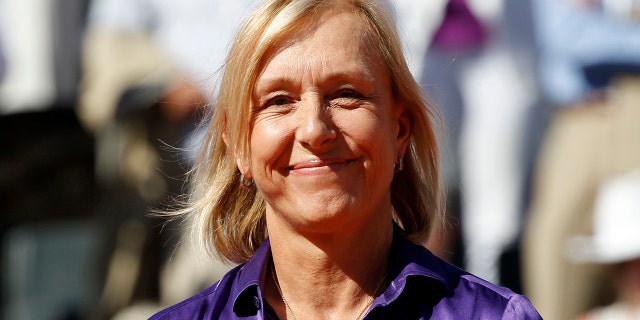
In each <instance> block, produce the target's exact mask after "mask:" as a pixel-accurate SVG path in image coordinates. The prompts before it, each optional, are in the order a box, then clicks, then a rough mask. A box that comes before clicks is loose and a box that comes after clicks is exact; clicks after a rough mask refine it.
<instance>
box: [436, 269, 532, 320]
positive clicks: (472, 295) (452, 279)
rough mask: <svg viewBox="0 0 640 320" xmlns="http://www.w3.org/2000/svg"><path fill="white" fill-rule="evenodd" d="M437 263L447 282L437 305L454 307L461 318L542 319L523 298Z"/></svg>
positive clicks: (504, 288) (526, 299) (461, 271)
mask: <svg viewBox="0 0 640 320" xmlns="http://www.w3.org/2000/svg"><path fill="white" fill-rule="evenodd" d="M436 259H437V261H438V263H439V264H440V265H441V266H442V269H441V272H442V276H443V279H444V280H445V282H444V292H443V293H444V295H443V297H442V299H441V300H440V302H439V304H438V305H440V304H441V305H442V306H443V307H445V308H449V307H454V308H455V309H456V310H457V311H458V312H459V315H460V316H463V315H467V316H468V315H473V318H474V319H476V318H480V319H542V318H541V317H540V315H539V314H538V312H537V311H536V309H535V308H534V306H533V304H532V303H531V301H529V299H528V298H527V297H525V296H524V295H521V294H518V293H515V292H513V291H512V290H510V289H508V288H506V287H502V286H499V285H496V284H493V283H491V282H488V281H486V280H484V279H481V278H479V277H477V276H475V275H473V274H470V273H468V272H466V271H464V270H462V269H460V268H458V267H456V266H453V265H451V264H449V263H448V262H446V261H443V260H441V259H439V258H437V257H436ZM438 305H436V308H437V307H438Z"/></svg>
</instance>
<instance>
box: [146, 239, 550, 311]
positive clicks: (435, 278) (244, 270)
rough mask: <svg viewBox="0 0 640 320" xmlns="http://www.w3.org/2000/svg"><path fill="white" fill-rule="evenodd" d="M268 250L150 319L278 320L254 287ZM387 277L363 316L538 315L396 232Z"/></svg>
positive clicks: (509, 294)
mask: <svg viewBox="0 0 640 320" xmlns="http://www.w3.org/2000/svg"><path fill="white" fill-rule="evenodd" d="M270 254H271V246H270V244H269V240H266V241H265V242H264V243H263V244H262V246H260V248H258V250H257V251H256V253H255V255H254V256H253V257H252V258H251V259H250V260H249V261H247V262H246V263H244V264H242V265H239V266H238V267H236V268H234V269H233V270H231V271H229V273H227V274H226V275H225V276H224V277H223V278H222V279H221V280H220V281H218V282H217V283H216V284H214V285H213V286H211V287H210V288H208V289H206V290H204V291H202V292H200V293H199V294H197V295H195V296H193V297H191V298H189V299H187V300H185V301H183V302H181V303H179V304H177V305H174V306H172V307H170V308H168V309H165V310H163V311H161V312H159V313H157V314H156V315H154V316H152V317H151V318H150V319H151V320H169V319H172V320H175V319H180V320H189V319H191V320H195V319H225V320H226V319H278V317H277V316H276V314H275V312H274V311H273V309H272V308H271V307H270V306H269V305H268V304H267V303H266V302H265V300H264V299H263V298H262V293H261V289H260V283H261V282H262V280H263V279H264V277H265V270H266V267H267V264H268V261H269V257H270ZM389 276H390V278H391V279H393V280H392V281H391V282H390V284H389V286H388V287H387V288H386V290H385V291H384V292H383V293H382V294H381V295H380V296H378V297H377V298H376V299H375V301H374V302H373V305H372V306H371V309H370V310H369V311H368V312H367V314H366V315H365V317H364V318H363V319H368V320H371V319H452V320H459V319H487V320H496V319H542V318H541V317H540V315H539V314H538V312H537V311H536V310H535V308H534V307H533V305H532V304H531V302H530V301H529V300H528V299H527V298H526V297H525V296H522V295H519V294H515V293H513V292H512V291H510V290H509V289H507V288H503V287H500V286H497V285H494V284H491V283H489V282H487V281H484V280H482V279H480V278H478V277H476V276H473V275H471V274H469V273H467V272H465V271H463V270H461V269H459V268H457V267H455V266H453V265H451V264H449V263H447V262H445V261H444V260H441V259H440V258H438V257H436V256H435V255H433V254H432V253H431V252H429V250H427V249H425V248H424V247H421V246H418V245H415V244H413V243H411V242H409V241H408V240H406V239H404V238H402V237H401V236H400V235H398V233H397V232H396V234H395V235H394V240H393V244H392V246H391V251H390V255H389Z"/></svg>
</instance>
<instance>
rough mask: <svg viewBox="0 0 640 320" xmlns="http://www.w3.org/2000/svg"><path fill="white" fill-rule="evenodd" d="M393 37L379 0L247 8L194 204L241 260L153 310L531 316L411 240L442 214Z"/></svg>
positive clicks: (512, 297) (517, 300) (286, 1)
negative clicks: (210, 283) (172, 303)
mask: <svg viewBox="0 0 640 320" xmlns="http://www.w3.org/2000/svg"><path fill="white" fill-rule="evenodd" d="M400 48H401V46H400V43H399V40H398V35H397V33H396V30H395V26H394V23H393V20H392V18H391V17H390V15H389V13H388V11H387V6H386V4H384V3H379V2H377V1H370V0H369V1H366V0H328V1H317V0H316V1H313V0H268V1H266V2H265V3H264V4H263V5H262V6H261V7H259V8H258V9H257V10H256V11H255V12H254V13H253V15H251V16H250V17H249V19H248V21H247V22H246V23H245V24H244V25H243V27H242V28H241V30H240V31H239V34H238V36H237V38H236V40H235V43H234V44H233V46H232V48H231V52H230V54H229V57H228V60H227V66H226V69H225V73H224V75H223V78H222V83H221V86H220V92H219V101H218V104H217V106H216V110H215V113H214V115H213V119H212V121H213V122H212V124H211V125H210V130H209V136H208V137H209V138H208V141H206V144H205V145H206V146H207V148H206V150H204V151H203V155H202V157H201V159H200V164H199V167H198V168H197V170H196V172H195V176H194V179H195V188H196V189H195V193H194V197H193V206H192V207H193V213H191V214H192V215H193V216H194V218H195V220H196V221H195V224H194V225H195V228H196V230H195V232H196V233H197V234H199V235H200V236H201V238H202V241H204V244H205V246H206V247H207V248H209V250H210V251H212V252H214V253H218V254H220V255H222V256H223V257H225V258H227V259H229V260H231V261H234V262H239V263H242V264H241V265H240V266H238V267H237V268H235V269H233V270H232V271H230V272H229V273H228V274H227V275H226V276H225V277H223V278H222V279H221V280H220V281H219V282H218V283H217V284H215V285H214V286H212V287H211V288H209V289H206V290H204V291H203V292H201V293H200V294H198V295H196V296H194V297H192V298H190V299H188V300H186V301H185V302H183V303H181V304H178V305H176V306H173V307H171V308H169V309H166V310H164V311H162V312H160V313H158V314H157V315H155V316H154V317H152V319H238V318H245V317H248V318H252V319H363V318H366V319H427V318H451V319H471V318H485V319H500V318H503V319H516V318H517V319H539V315H538V314H537V312H536V311H535V310H534V308H533V307H532V306H531V304H530V303H529V301H528V300H527V299H526V298H524V297H522V296H519V295H516V294H514V293H512V292H510V291H509V290H507V289H504V288H500V287H497V286H494V285H492V284H490V283H487V282H484V281H482V280H480V279H478V278H476V277H474V276H472V275H469V274H467V273H465V272H463V271H461V270H459V269H457V268H455V267H453V266H451V265H449V264H447V263H446V262H444V261H442V260H440V259H438V258H436V257H435V256H434V255H432V254H431V253H430V252H429V251H428V250H427V249H425V248H424V247H421V246H418V245H415V244H413V243H421V242H424V241H425V240H426V238H427V236H428V234H429V231H430V229H431V227H432V226H433V225H437V224H439V223H441V221H440V220H441V219H442V215H441V211H440V207H441V200H440V193H439V186H438V177H437V172H438V165H437V159H438V154H437V145H436V143H435V137H434V133H433V131H432V129H431V125H430V118H429V114H428V108H427V104H426V103H425V102H424V100H423V98H422V97H421V94H420V89H419V87H418V85H417V84H416V82H415V81H414V80H413V78H412V76H411V73H410V72H409V70H408V68H407V65H406V63H405V61H404V57H403V55H402V52H401V49H400ZM394 221H395V222H394ZM267 235H268V239H267Z"/></svg>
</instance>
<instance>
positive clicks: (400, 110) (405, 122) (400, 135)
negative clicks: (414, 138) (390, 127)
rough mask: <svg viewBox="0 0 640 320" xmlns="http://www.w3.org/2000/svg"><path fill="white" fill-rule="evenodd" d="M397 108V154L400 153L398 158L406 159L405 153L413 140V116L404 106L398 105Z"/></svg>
mask: <svg viewBox="0 0 640 320" xmlns="http://www.w3.org/2000/svg"><path fill="white" fill-rule="evenodd" d="M395 108H396V109H395V115H396V119H397V121H398V131H397V135H396V152H397V153H398V154H397V156H398V157H404V153H405V151H406V150H407V146H408V145H409V141H410V140H411V132H412V128H413V122H412V121H411V114H410V113H409V111H408V110H407V108H406V107H405V106H404V105H402V104H400V103H396V106H395Z"/></svg>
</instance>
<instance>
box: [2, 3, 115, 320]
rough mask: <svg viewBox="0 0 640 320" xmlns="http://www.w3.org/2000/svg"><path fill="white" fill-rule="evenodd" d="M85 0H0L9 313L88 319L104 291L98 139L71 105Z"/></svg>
mask: <svg viewBox="0 0 640 320" xmlns="http://www.w3.org/2000/svg"><path fill="white" fill-rule="evenodd" d="M87 3H88V1H86V0H53V1H52V0H2V1H0V39H1V41H2V44H1V46H2V53H3V58H4V59H3V62H4V63H3V64H2V67H0V69H2V70H3V77H2V80H1V81H0V150H2V151H0V214H1V215H2V222H1V223H0V239H1V241H2V243H1V246H0V253H1V255H2V256H1V260H2V265H1V266H0V268H1V270H0V275H1V276H2V279H1V280H2V281H0V283H1V286H0V289H1V293H2V297H1V298H2V310H1V312H0V313H1V316H0V317H1V318H3V319H45V318H58V319H62V318H65V319H76V318H82V317H83V316H85V315H87V314H89V313H91V312H92V311H93V310H94V309H95V307H96V304H97V300H98V298H99V293H100V279H101V276H102V274H101V271H102V268H101V267H102V265H100V263H99V262H98V260H99V258H100V253H101V252H102V236H103V233H102V230H101V229H100V228H97V227H96V225H97V223H95V221H94V218H95V216H96V215H95V212H96V207H97V206H96V203H97V202H98V198H99V190H98V187H97V185H96V183H95V179H94V173H93V163H94V156H93V155H94V154H93V152H94V151H93V149H94V140H93V137H92V136H91V135H90V134H87V133H86V132H85V131H84V130H83V128H82V126H81V125H80V123H79V121H78V119H77V117H76V114H75V111H74V108H75V101H76V95H77V91H78V80H79V75H80V42H81V35H82V32H83V30H84V19H85V13H86V6H87ZM34 306H38V307H37V308H36V307H34Z"/></svg>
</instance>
